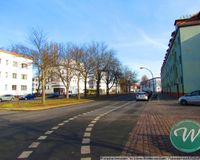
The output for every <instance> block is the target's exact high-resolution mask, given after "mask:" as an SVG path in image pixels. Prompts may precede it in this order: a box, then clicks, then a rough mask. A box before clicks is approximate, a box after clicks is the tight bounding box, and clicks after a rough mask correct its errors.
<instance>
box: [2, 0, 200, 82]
mask: <svg viewBox="0 0 200 160" xmlns="http://www.w3.org/2000/svg"><path fill="white" fill-rule="evenodd" d="M199 6H200V1H197V0H164V1H162V0H5V1H3V0H2V1H1V2H0V19H1V23H0V35H1V36H0V47H7V46H9V45H10V44H12V43H27V37H28V34H29V33H30V30H31V28H41V29H42V30H44V31H45V32H46V33H47V35H48V37H49V39H50V40H53V41H57V42H64V43H65V42H69V41H70V42H74V43H78V44H83V43H89V42H91V41H104V42H105V43H107V44H108V45H109V47H110V48H113V49H114V50H116V52H117V57H118V58H119V59H120V61H121V62H122V63H123V64H124V65H127V66H129V67H130V68H131V69H133V70H134V71H136V72H137V73H138V75H139V77H138V78H139V79H140V77H141V76H142V75H144V74H146V75H147V76H148V77H149V78H150V77H151V75H150V74H149V73H148V71H146V70H140V69H139V68H140V66H144V67H147V68H149V69H151V70H152V72H153V73H154V76H160V68H161V65H162V62H163V59H164V55H165V52H166V49H167V45H168V41H169V39H170V35H171V32H172V31H174V21H175V19H178V18H180V17H181V16H183V15H187V14H194V13H196V12H199V11H200V9H199Z"/></svg>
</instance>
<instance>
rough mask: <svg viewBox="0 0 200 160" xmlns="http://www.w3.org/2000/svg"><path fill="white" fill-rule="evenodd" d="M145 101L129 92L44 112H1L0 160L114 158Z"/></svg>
mask: <svg viewBox="0 0 200 160" xmlns="http://www.w3.org/2000/svg"><path fill="white" fill-rule="evenodd" d="M146 103H148V102H135V99H134V96H133V95H123V96H118V97H113V98H111V99H108V100H101V101H96V102H90V103H85V104H79V105H71V106H66V107H60V108H55V109H49V110H43V111H23V112H22V111H2V110H1V111H0V160H15V159H30V160H80V159H82V160H90V159H94V160H96V159H100V157H101V156H119V155H120V154H121V152H122V150H123V148H124V146H125V144H126V142H127V140H128V137H129V133H130V132H131V130H132V129H133V127H134V125H135V124H136V122H137V118H138V115H139V114H140V113H141V111H142V110H143V109H144V107H145V104H146Z"/></svg>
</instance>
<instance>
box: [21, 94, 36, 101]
mask: <svg viewBox="0 0 200 160" xmlns="http://www.w3.org/2000/svg"><path fill="white" fill-rule="evenodd" d="M34 98H35V95H34V94H27V95H24V96H21V97H19V100H31V99H34Z"/></svg>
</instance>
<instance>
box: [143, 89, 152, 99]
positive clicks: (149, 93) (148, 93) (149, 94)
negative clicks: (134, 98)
mask: <svg viewBox="0 0 200 160" xmlns="http://www.w3.org/2000/svg"><path fill="white" fill-rule="evenodd" d="M145 92H146V93H147V95H148V99H150V98H151V96H152V94H153V92H152V91H145Z"/></svg>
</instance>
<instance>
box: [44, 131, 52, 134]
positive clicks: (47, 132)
mask: <svg viewBox="0 0 200 160" xmlns="http://www.w3.org/2000/svg"><path fill="white" fill-rule="evenodd" d="M51 133H53V131H46V132H45V133H44V134H51Z"/></svg>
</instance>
